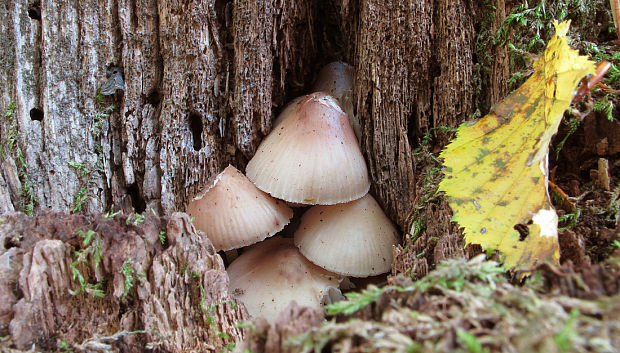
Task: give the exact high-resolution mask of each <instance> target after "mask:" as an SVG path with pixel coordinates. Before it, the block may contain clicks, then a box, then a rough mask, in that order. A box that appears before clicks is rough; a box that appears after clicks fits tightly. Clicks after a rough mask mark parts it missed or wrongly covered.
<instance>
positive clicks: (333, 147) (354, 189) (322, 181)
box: [246, 92, 370, 205]
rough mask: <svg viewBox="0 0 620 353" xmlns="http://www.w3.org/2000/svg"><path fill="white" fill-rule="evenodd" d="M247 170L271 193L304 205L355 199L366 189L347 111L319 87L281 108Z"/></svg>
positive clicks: (366, 180)
mask: <svg viewBox="0 0 620 353" xmlns="http://www.w3.org/2000/svg"><path fill="white" fill-rule="evenodd" d="M246 175H247V176H248V178H249V179H250V180H252V181H253V182H254V184H256V186H258V188H259V189H261V190H263V191H265V192H268V193H269V194H271V195H272V196H274V197H277V198H279V199H282V200H285V201H288V202H294V203H299V204H305V205H316V204H321V205H332V204H336V203H342V202H348V201H352V200H356V199H358V198H360V197H362V196H364V194H366V193H367V192H368V189H369V188H370V182H369V180H368V171H367V169H366V162H365V161H364V158H363V156H362V152H361V151H360V148H359V145H358V143H357V140H356V138H355V134H354V133H353V130H352V129H351V126H350V124H349V121H348V118H347V116H346V114H344V112H343V111H342V109H340V107H339V106H338V104H337V102H336V100H335V99H334V98H333V97H331V96H329V95H327V94H325V93H321V92H319V93H313V94H310V95H307V96H305V97H303V98H302V99H301V100H295V101H294V103H293V106H292V107H291V106H289V107H287V108H285V109H284V111H283V113H282V115H281V116H279V117H278V119H276V122H275V124H274V130H273V131H272V132H271V133H270V134H269V135H268V136H267V137H265V139H264V140H263V142H262V143H261V145H260V146H259V147H258V151H257V152H256V154H255V155H254V157H253V158H252V159H251V160H250V162H249V163H248V165H247V168H246Z"/></svg>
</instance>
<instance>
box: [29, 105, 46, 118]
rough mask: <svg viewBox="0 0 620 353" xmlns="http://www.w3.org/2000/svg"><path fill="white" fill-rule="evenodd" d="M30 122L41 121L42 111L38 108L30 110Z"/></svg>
mask: <svg viewBox="0 0 620 353" xmlns="http://www.w3.org/2000/svg"><path fill="white" fill-rule="evenodd" d="M30 120H36V121H42V120H43V111H42V110H41V109H39V108H32V109H30Z"/></svg>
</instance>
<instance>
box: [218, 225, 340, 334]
mask: <svg viewBox="0 0 620 353" xmlns="http://www.w3.org/2000/svg"><path fill="white" fill-rule="evenodd" d="M226 271H227V272H228V277H229V278H230V286H229V288H230V291H231V294H232V296H233V297H235V298H236V299H239V300H240V301H241V302H243V303H244V304H245V306H246V308H247V309H248V312H249V313H250V315H252V316H254V317H258V316H264V317H265V318H266V319H267V321H269V322H274V321H275V319H276V317H277V316H278V313H279V312H280V311H281V310H283V309H284V308H286V307H287V306H288V304H289V303H290V302H291V301H293V300H295V301H296V302H297V304H299V305H302V306H310V307H313V308H317V309H318V308H321V298H323V296H324V295H325V293H326V291H327V288H328V287H330V286H331V287H338V283H339V281H340V277H339V276H338V275H336V274H333V273H329V272H328V271H326V270H324V269H322V268H320V267H318V266H316V265H314V264H312V263H311V262H310V261H308V260H306V258H304V257H303V256H302V255H301V254H300V253H299V250H298V249H297V248H296V247H295V245H293V239H290V238H280V237H274V238H271V239H268V240H266V241H264V242H262V243H260V244H256V245H254V246H253V247H251V248H250V249H249V250H248V251H246V252H244V253H243V254H241V256H239V257H238V258H237V259H236V260H235V261H233V263H232V264H230V266H228V269H227V270H226Z"/></svg>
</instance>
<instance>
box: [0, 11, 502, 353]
mask: <svg viewBox="0 0 620 353" xmlns="http://www.w3.org/2000/svg"><path fill="white" fill-rule="evenodd" d="M495 2H496V4H495V5H497V13H496V15H497V17H496V19H495V21H494V22H493V23H495V24H497V23H501V17H502V16H504V15H505V5H504V1H503V0H496V1H495ZM0 10H1V11H0V38H2V42H1V44H0V50H1V55H0V87H2V89H1V90H0V112H1V113H2V114H3V118H2V120H0V134H1V135H0V146H1V150H0V156H1V157H2V161H1V163H2V173H1V174H0V213H5V212H10V211H14V210H21V211H25V212H26V213H29V214H35V215H36V214H45V213H44V212H43V211H54V212H56V211H59V212H67V213H69V212H73V213H86V212H91V213H97V212H104V211H109V210H123V211H125V212H126V213H130V212H132V211H135V212H140V213H141V212H144V211H145V210H148V209H150V210H153V211H155V212H156V213H157V214H160V215H171V214H172V213H173V212H175V211H182V210H184V208H185V205H186V203H187V202H188V201H189V200H190V199H191V198H192V197H193V196H194V195H195V194H196V193H197V192H198V191H199V190H200V189H201V188H202V187H203V186H204V185H205V184H206V183H207V181H208V180H209V178H211V177H212V176H214V175H215V174H217V173H218V172H219V171H221V170H222V169H223V168H224V167H226V165H228V164H229V163H230V164H234V165H235V166H237V167H238V168H239V169H241V170H243V169H244V167H245V164H246V163H247V161H248V160H249V159H250V158H251V157H252V155H253V153H254V152H255V150H256V148H257V146H258V144H259V143H260V141H261V139H262V138H263V137H264V136H265V135H266V134H268V133H269V131H270V129H271V121H272V118H273V117H274V116H275V115H277V113H278V112H279V111H280V110H281V109H282V107H283V106H284V105H285V104H286V103H287V102H288V101H289V100H291V99H292V98H295V97H296V96H299V95H301V94H304V93H309V91H308V90H309V87H311V86H312V83H313V82H312V80H313V78H314V76H315V73H317V72H318V70H319V69H320V68H321V67H322V66H323V65H325V64H327V63H328V62H331V61H335V60H343V61H347V62H349V63H351V64H352V65H353V66H354V68H355V72H356V77H355V90H354V96H355V102H356V104H355V111H356V114H357V115H358V116H359V118H360V121H361V124H362V141H361V145H362V150H363V152H364V155H365V157H366V158H367V162H368V167H369V174H370V177H371V179H372V193H373V194H374V195H375V196H376V197H377V199H378V201H379V202H380V204H381V205H382V206H383V207H384V209H385V210H386V213H387V214H388V215H389V216H390V217H391V219H392V220H393V221H394V222H395V223H396V224H397V225H398V226H399V227H400V229H401V230H403V231H404V232H405V233H407V232H409V231H410V220H411V219H412V216H413V214H414V213H415V210H416V200H419V198H420V194H419V190H418V189H419V188H420V181H421V179H422V167H423V166H424V165H423V164H421V161H420V160H419V159H417V158H416V157H415V155H414V153H413V152H414V150H415V149H416V148H418V147H420V142H421V140H422V137H423V136H424V135H426V134H429V133H431V132H433V133H434V136H435V140H434V143H435V145H437V146H440V145H443V144H445V143H446V142H447V141H448V139H449V138H450V137H451V136H450V135H449V134H448V133H445V132H442V131H439V130H432V129H433V128H436V127H440V126H450V127H454V126H456V125H457V124H458V123H459V122H461V121H464V120H465V119H467V118H468V117H470V116H471V115H472V114H474V112H475V110H476V108H479V107H480V106H485V105H486V106H488V105H489V102H488V101H484V102H478V103H479V104H478V106H477V105H476V101H475V99H477V97H475V96H474V92H475V89H474V81H475V80H474V75H475V71H474V63H475V61H476V60H477V59H476V52H475V38H474V36H475V31H474V26H475V24H476V23H479V22H480V21H481V20H480V11H481V9H479V8H478V2H476V1H474V0H456V1H454V0H435V1H429V0H425V1H417V2H416V1H405V2H403V1H396V0H387V1H379V0H325V1H320V2H314V1H300V0H268V1H258V2H257V1H248V0H233V1H230V0H228V1H227V0H200V1H181V0H169V1H161V0H98V1H77V0H32V1H30V2H26V1H14V0H2V2H1V3H0ZM482 10H484V9H482ZM502 11H503V12H502ZM503 58H504V59H502V58H501V57H500V59H495V63H494V66H493V70H494V71H493V72H494V74H493V76H495V73H497V72H501V73H502V75H503V76H501V77H503V78H505V77H506V76H507V71H506V67H507V66H506V65H507V62H506V60H505V56H504V57H503ZM116 68H120V69H122V77H123V78H124V89H122V90H121V89H119V90H117V91H116V93H114V94H112V95H103V94H102V93H105V92H102V90H101V88H102V86H103V85H105V84H106V83H107V82H108V81H110V80H111V79H114V78H115V77H118V75H119V74H114V73H113V71H112V69H116ZM482 79H483V80H485V83H486V82H487V81H488V80H490V77H489V76H484V77H482ZM482 86H483V87H487V86H488V87H491V88H490V91H491V92H493V94H494V95H491V97H493V99H495V98H497V97H499V96H500V95H502V94H503V89H504V87H505V81H493V84H492V85H485V84H484V83H483V84H482ZM498 92H499V93H498ZM433 212H434V211H433ZM442 212H444V213H446V212H448V213H449V209H447V210H444V211H442ZM439 218H440V219H449V217H446V216H445V215H442V216H440V217H438V219H439ZM443 227H444V228H442V229H451V228H450V227H451V226H450V225H449V224H448V225H444V226H443ZM449 232H450V234H451V235H449V238H446V239H449V240H446V241H444V242H448V243H449V244H447V245H446V247H447V248H450V249H454V245H455V244H457V243H458V241H459V240H458V239H459V237H458V234H457V235H455V234H454V233H458V231H455V230H454V229H452V230H450V231H449ZM437 235H439V234H437ZM447 236H448V235H447ZM405 238H406V239H409V237H407V236H406V237H405ZM2 251H5V250H2ZM59 251H65V252H66V249H64V250H63V249H60V250H59ZM456 253H458V254H462V251H461V252H460V253H459V252H458V251H452V252H451V254H456ZM410 255H411V254H410ZM412 256H413V257H416V254H415V253H414V254H413V255H412ZM179 342H180V341H179ZM177 343H178V342H177ZM174 347H176V348H175V349H179V347H183V344H181V343H179V344H177V345H176V346H174Z"/></svg>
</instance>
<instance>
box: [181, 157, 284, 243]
mask: <svg viewBox="0 0 620 353" xmlns="http://www.w3.org/2000/svg"><path fill="white" fill-rule="evenodd" d="M186 212H187V214H189V215H190V216H192V217H194V226H195V227H196V228H198V229H199V230H201V231H203V232H204V233H205V234H206V235H207V237H209V240H211V242H212V243H213V246H215V248H216V249H217V250H218V251H219V250H231V249H237V248H240V247H243V246H247V245H250V244H254V243H256V242H259V241H261V240H263V239H265V238H267V237H269V236H272V235H274V234H276V233H277V232H279V231H280V230H282V228H284V226H285V225H287V224H288V223H289V221H290V219H291V217H293V210H292V209H291V208H290V207H288V206H287V205H286V204H285V203H284V202H283V201H279V200H276V199H274V198H273V197H271V196H269V195H268V194H266V193H264V192H262V191H260V190H259V189H257V188H256V186H255V185H254V184H252V182H250V181H249V180H248V179H247V178H246V177H245V176H244V175H243V174H242V173H241V172H240V171H239V170H237V169H236V168H235V167H233V166H231V165H229V166H228V167H226V169H224V171H223V172H221V173H220V174H218V176H217V177H216V178H215V179H214V180H213V182H212V185H211V186H210V187H208V188H207V189H206V190H205V191H203V192H202V193H201V194H199V195H198V196H197V197H196V198H194V200H193V201H191V202H190V203H189V204H188V205H187V211H186Z"/></svg>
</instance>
